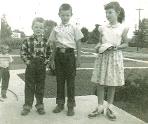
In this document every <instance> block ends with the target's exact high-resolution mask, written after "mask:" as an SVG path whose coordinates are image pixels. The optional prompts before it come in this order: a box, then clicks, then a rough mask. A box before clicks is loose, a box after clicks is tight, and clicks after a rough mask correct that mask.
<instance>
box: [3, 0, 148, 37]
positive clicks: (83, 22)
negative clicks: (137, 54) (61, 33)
mask: <svg viewBox="0 0 148 124" xmlns="http://www.w3.org/2000/svg"><path fill="white" fill-rule="evenodd" d="M110 1H111V0H11V1H10V0H0V15H2V14H5V15H6V19H7V22H8V24H9V25H10V26H11V28H12V30H14V29H20V30H22V31H24V32H25V34H27V35H30V34H31V33H32V30H31V23H32V20H33V18H34V17H36V16H41V17H43V18H44V19H48V20H50V19H51V20H54V21H56V22H58V23H59V22H60V19H59V17H58V9H59V6H60V5H61V4H62V3H69V4H71V6H72V8H73V17H72V19H71V22H72V23H73V24H75V23H76V22H78V23H80V27H83V26H84V27H87V28H88V29H89V30H90V31H91V30H92V29H93V28H94V25H95V24H103V23H104V22H105V21H106V18H105V11H104V8H103V7H104V4H106V3H108V2H110ZM116 1H118V2H119V3H120V5H121V6H122V7H123V8H124V9H125V13H126V20H125V23H126V24H127V25H128V26H129V27H130V28H131V29H132V30H133V29H134V27H135V24H138V16H139V15H138V11H137V10H136V9H138V8H142V9H144V10H142V11H141V18H148V0H116Z"/></svg>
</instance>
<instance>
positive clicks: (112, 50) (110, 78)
mask: <svg viewBox="0 0 148 124" xmlns="http://www.w3.org/2000/svg"><path fill="white" fill-rule="evenodd" d="M104 9H105V11H106V18H107V20H108V22H109V24H107V25H104V26H100V28H99V31H100V35H101V36H100V42H99V43H98V44H97V46H96V47H95V49H96V51H97V53H98V55H97V57H96V60H95V64H94V70H93V74H92V79H91V81H92V82H94V83H96V85H97V86H96V87H97V97H98V106H97V107H96V109H95V110H94V111H93V112H91V113H90V114H89V115H88V117H96V116H97V115H99V114H101V113H104V114H105V115H106V116H107V117H108V118H109V119H111V120H115V119H116V115H115V114H114V112H113V111H112V110H111V104H113V101H114V95H115V88H116V87H117V86H123V85H124V67H123V55H122V49H124V48H126V47H127V45H128V44H127V33H128V28H127V27H125V26H124V25H123V24H122V22H123V20H124V17H125V13H124V9H123V8H122V7H121V6H120V4H119V3H118V2H110V3H108V4H106V5H105V6H104ZM105 87H107V88H108V89H107V104H105V105H104V104H103V102H104V88H105Z"/></svg>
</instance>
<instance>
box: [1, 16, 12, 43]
mask: <svg viewBox="0 0 148 124" xmlns="http://www.w3.org/2000/svg"><path fill="white" fill-rule="evenodd" d="M11 34H12V31H11V27H10V26H9V25H8V23H7V20H6V16H5V15H3V16H2V18H1V40H2V41H3V40H5V39H7V38H10V37H11Z"/></svg>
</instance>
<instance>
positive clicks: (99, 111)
mask: <svg viewBox="0 0 148 124" xmlns="http://www.w3.org/2000/svg"><path fill="white" fill-rule="evenodd" d="M103 113H104V106H103V105H100V106H99V107H98V108H96V109H95V110H94V111H93V112H91V113H90V114H89V115H88V118H94V117H97V116H98V115H100V114H103Z"/></svg>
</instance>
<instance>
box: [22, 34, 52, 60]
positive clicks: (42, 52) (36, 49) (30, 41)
mask: <svg viewBox="0 0 148 124" xmlns="http://www.w3.org/2000/svg"><path fill="white" fill-rule="evenodd" d="M20 54H21V58H22V59H23V61H24V62H26V61H27V60H31V59H33V58H36V57H41V58H43V59H44V61H45V60H48V59H49V58H50V54H51V51H50V48H49V46H47V39H45V38H41V40H40V41H38V39H37V38H36V37H35V35H33V36H31V37H29V38H27V39H25V40H24V41H23V44H22V46H21V50H20Z"/></svg>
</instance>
